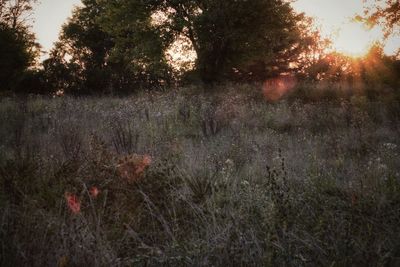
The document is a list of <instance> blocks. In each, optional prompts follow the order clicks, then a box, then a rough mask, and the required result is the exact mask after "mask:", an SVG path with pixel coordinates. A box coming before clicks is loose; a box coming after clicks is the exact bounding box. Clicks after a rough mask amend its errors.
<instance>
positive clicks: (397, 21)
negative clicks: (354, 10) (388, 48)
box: [356, 0, 400, 36]
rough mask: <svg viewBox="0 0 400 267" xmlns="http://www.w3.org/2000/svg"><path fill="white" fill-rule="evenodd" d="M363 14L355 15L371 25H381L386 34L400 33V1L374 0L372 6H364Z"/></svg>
mask: <svg viewBox="0 0 400 267" xmlns="http://www.w3.org/2000/svg"><path fill="white" fill-rule="evenodd" d="M364 1H365V0H364ZM364 15H365V16H357V17H356V19H357V20H359V21H363V22H365V23H366V24H368V25H369V26H371V27H373V26H375V25H377V24H381V25H383V26H384V29H385V35H386V36H389V35H390V34H393V33H400V2H399V1H398V0H385V1H383V0H375V4H374V6H373V8H368V7H366V8H365V11H364Z"/></svg>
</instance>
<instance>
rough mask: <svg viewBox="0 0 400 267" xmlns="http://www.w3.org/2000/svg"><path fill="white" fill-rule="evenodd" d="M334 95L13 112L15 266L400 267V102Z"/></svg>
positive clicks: (180, 93)
mask: <svg viewBox="0 0 400 267" xmlns="http://www.w3.org/2000/svg"><path fill="white" fill-rule="evenodd" d="M321 85H323V83H321V84H315V83H313V84H301V85H298V87H297V89H296V91H297V90H300V88H299V87H300V86H301V87H303V88H304V90H303V93H307V94H311V93H313V94H315V95H308V96H307V95H303V96H302V95H301V94H300V92H296V91H294V92H293V93H298V94H297V97H296V98H292V97H293V95H292V96H291V97H290V98H289V99H288V100H287V101H286V100H283V101H281V102H276V103H273V104H269V103H266V102H265V101H264V100H263V98H262V97H263V96H262V94H261V90H260V89H261V88H259V86H256V85H253V86H249V85H246V86H244V85H243V86H224V87H220V88H218V89H219V90H216V93H215V94H214V95H213V96H210V94H201V93H199V89H202V88H182V89H181V90H174V91H168V92H164V93H157V92H154V91H151V92H148V93H142V94H138V95H137V96H135V97H130V98H117V97H107V98H99V97H86V98H82V97H80V98H75V97H69V96H65V97H57V98H46V97H33V96H30V97H27V98H1V100H0V101H1V102H0V124H1V125H4V127H1V128H0V140H1V141H0V147H1V149H0V217H1V220H0V265H4V266H24V265H30V266H32V265H33V266H54V265H55V264H58V265H60V266H68V265H71V266H82V265H88V266H93V265H94V266H132V265H139V266H142V265H146V266H160V265H167V266H169V265H179V266H182V265H183V266H186V265H190V266H193V265H194V266H226V265H229V266H366V265H372V266H384V265H388V266H391V265H393V266H395V265H397V260H398V257H399V253H400V251H399V235H400V228H399V224H398V221H399V217H400V214H399V210H400V206H399V203H400V195H399V186H400V176H399V171H400V170H399V166H400V157H399V154H400V151H399V147H400V143H399V138H398V129H399V123H400V121H399V118H400V116H399V114H400V108H399V105H398V99H399V98H398V97H397V99H396V94H397V95H398V92H396V91H393V92H391V94H392V95H391V94H383V93H382V92H381V93H382V94H381V95H379V97H378V98H374V99H371V98H369V97H366V95H363V94H361V93H360V94H356V93H354V94H353V95H347V96H346V97H344V96H343V95H335V94H331V93H332V92H333V93H337V94H338V92H340V90H335V89H336V88H334V85H335V84H333V83H330V84H328V83H326V88H321ZM337 86H338V87H340V86H341V85H340V84H338V85H337ZM372 88H373V87H372ZM350 89H351V88H347V87H345V88H344V90H350ZM365 89H368V88H365ZM325 92H326V95H322V94H323V93H325ZM328 92H329V94H328ZM319 93H320V94H321V95H318V94H319ZM313 97H314V98H313ZM311 100H313V101H311ZM204 122H207V123H206V124H207V125H209V126H210V127H209V130H206V131H204V128H203V125H204ZM214 125H216V127H214ZM207 127H208V126H207ZM211 129H217V130H216V131H214V130H211ZM128 154H129V155H128ZM132 154H133V155H132ZM140 155H150V156H151V158H150V157H149V156H140Z"/></svg>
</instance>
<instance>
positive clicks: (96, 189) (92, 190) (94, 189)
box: [89, 186, 100, 198]
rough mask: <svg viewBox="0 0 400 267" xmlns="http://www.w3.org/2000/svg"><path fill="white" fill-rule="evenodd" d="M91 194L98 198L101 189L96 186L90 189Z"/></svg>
mask: <svg viewBox="0 0 400 267" xmlns="http://www.w3.org/2000/svg"><path fill="white" fill-rule="evenodd" d="M89 194H90V196H91V197H92V198H96V197H97V196H98V195H99V194H100V190H99V189H98V188H97V187H96V186H92V187H91V188H90V189H89Z"/></svg>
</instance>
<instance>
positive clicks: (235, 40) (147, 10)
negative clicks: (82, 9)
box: [103, 0, 303, 83]
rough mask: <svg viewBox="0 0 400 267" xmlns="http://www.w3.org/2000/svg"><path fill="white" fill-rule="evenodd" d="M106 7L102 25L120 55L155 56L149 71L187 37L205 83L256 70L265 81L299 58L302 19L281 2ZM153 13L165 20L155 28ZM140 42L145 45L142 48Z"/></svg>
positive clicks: (173, 0) (189, 0)
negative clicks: (181, 37)
mask: <svg viewBox="0 0 400 267" xmlns="http://www.w3.org/2000/svg"><path fill="white" fill-rule="evenodd" d="M104 2H105V3H106V5H107V6H108V7H107V10H108V13H107V14H106V19H105V20H103V25H105V28H106V29H107V31H108V32H109V33H110V34H111V35H113V36H114V38H115V40H116V42H117V43H118V44H122V45H117V48H118V49H117V51H118V50H119V51H120V52H119V53H120V54H124V53H126V51H129V52H128V53H133V54H134V55H135V56H136V55H137V54H146V55H149V54H150V55H155V57H151V56H150V57H149V56H147V57H145V58H146V59H147V60H148V61H147V62H146V64H147V65H150V66H151V65H152V64H155V63H157V61H160V60H163V59H164V58H162V57H161V56H162V54H163V50H164V49H165V47H168V45H169V44H170V43H171V42H172V41H173V40H174V38H176V37H177V36H179V35H181V34H183V35H184V36H186V37H187V38H188V39H190V41H191V42H192V44H193V47H194V49H195V51H196V54H197V61H196V70H197V72H198V74H199V76H200V77H201V79H202V80H203V81H204V82H206V83H212V82H215V81H221V80H224V79H229V78H230V77H231V76H232V75H236V74H238V73H239V74H241V75H251V74H254V73H253V71H252V69H258V70H259V72H260V73H261V74H262V75H261V76H265V75H267V74H268V73H269V74H271V73H273V72H274V71H275V72H276V71H277V70H282V69H287V68H288V65H289V63H290V60H291V58H292V57H294V56H295V55H296V54H297V53H298V47H299V45H298V42H299V34H300V33H299V31H298V28H297V23H298V22H299V21H300V20H301V19H302V18H303V16H302V15H297V14H295V13H294V11H293V9H292V8H291V6H290V4H289V3H288V2H286V1H283V0H273V1H271V0H252V1H246V0H228V1H219V0H170V1H162V0H148V1H139V0H137V1H128V0H122V1H120V0H118V1H117V0H112V1H104ZM154 14H158V15H159V16H162V17H165V19H163V20H161V22H160V23H152V21H153V20H154ZM139 39H140V40H142V41H143V40H146V41H144V43H142V44H140V41H139ZM148 43H152V44H153V45H147V44H148ZM130 48H132V49H130ZM149 48H150V50H151V51H149V50H148V49H149ZM148 52H150V53H148ZM261 78H264V77H261Z"/></svg>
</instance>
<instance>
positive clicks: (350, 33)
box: [332, 23, 379, 57]
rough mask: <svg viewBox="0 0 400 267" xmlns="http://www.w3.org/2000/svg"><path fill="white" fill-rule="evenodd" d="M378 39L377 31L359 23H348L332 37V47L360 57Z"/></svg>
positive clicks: (348, 54)
mask: <svg viewBox="0 0 400 267" xmlns="http://www.w3.org/2000/svg"><path fill="white" fill-rule="evenodd" d="M378 40H379V37H378V36H377V33H376V32H374V31H371V30H369V29H367V28H366V27H364V26H363V25H361V24H359V23H348V24H345V25H343V27H342V28H341V29H340V30H338V32H337V34H336V36H335V37H333V38H332V45H333V49H334V50H336V51H338V52H340V53H343V54H345V55H347V56H351V57H362V56H364V55H365V54H367V53H368V50H369V48H370V47H371V46H372V45H373V44H374V43H375V42H377V41H378Z"/></svg>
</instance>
